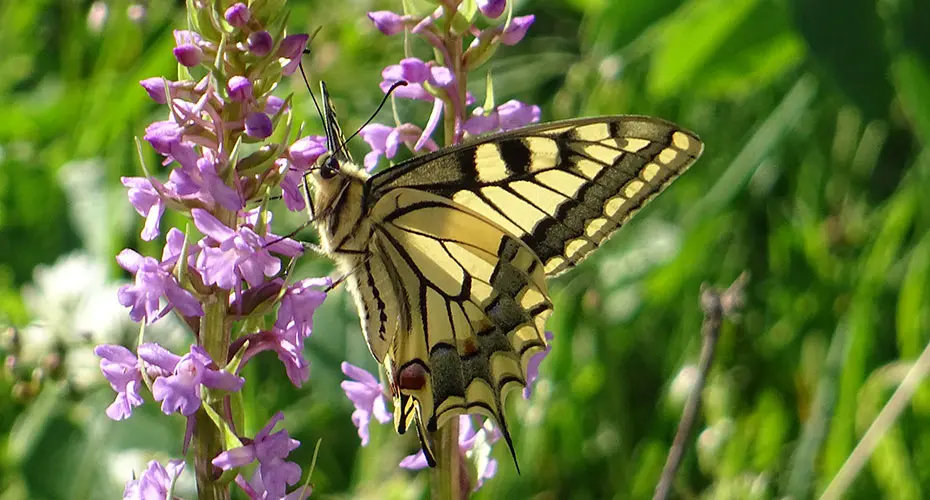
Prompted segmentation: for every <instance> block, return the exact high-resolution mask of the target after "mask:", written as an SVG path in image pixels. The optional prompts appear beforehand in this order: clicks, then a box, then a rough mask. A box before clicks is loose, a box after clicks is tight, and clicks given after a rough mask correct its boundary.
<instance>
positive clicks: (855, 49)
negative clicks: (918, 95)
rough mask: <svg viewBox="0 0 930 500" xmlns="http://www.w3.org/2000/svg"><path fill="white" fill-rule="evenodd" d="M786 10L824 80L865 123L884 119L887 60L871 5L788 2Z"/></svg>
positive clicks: (866, 0) (855, 0)
mask: <svg viewBox="0 0 930 500" xmlns="http://www.w3.org/2000/svg"><path fill="white" fill-rule="evenodd" d="M791 5H792V9H793V13H794V20H795V24H796V25H797V28H798V30H799V31H800V33H801V35H802V36H803V37H804V39H805V41H806V42H807V45H808V47H809V50H810V53H811V56H812V57H813V59H814V60H815V61H816V62H817V63H818V65H819V66H820V68H821V69H822V70H823V72H824V73H825V75H826V76H827V79H828V80H831V81H832V82H833V84H834V85H836V86H837V87H838V88H839V89H840V90H841V91H842V92H843V93H844V94H845V95H846V96H847V97H848V98H849V99H850V100H852V101H853V102H854V103H855V104H856V105H857V106H859V108H861V109H862V111H863V113H864V114H865V115H866V116H867V117H868V118H869V119H876V118H884V117H885V116H887V115H888V106H889V105H890V104H891V98H892V94H893V91H892V87H891V83H890V82H889V80H888V77H887V75H888V69H889V66H890V62H891V61H890V58H889V55H888V52H887V49H886V47H885V42H884V34H883V32H882V25H881V21H880V19H879V18H878V14H877V12H876V2H874V1H871V0H792V1H791Z"/></svg>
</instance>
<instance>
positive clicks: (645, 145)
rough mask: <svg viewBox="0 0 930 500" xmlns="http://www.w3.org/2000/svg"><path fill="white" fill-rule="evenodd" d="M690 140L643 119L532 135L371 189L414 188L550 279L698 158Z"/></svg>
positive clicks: (482, 142)
mask: <svg viewBox="0 0 930 500" xmlns="http://www.w3.org/2000/svg"><path fill="white" fill-rule="evenodd" d="M702 149H703V144H702V143H701V141H700V139H698V138H697V136H695V135H694V134H692V133H690V132H687V131H685V130H682V129H680V128H679V127H677V126H675V125H673V124H671V123H668V122H665V121H663V120H659V119H656V118H650V117H641V116H616V117H603V118H587V119H581V120H569V121H565V122H554V123H548V124H542V125H534V126H530V127H525V128H522V129H517V130H514V131H510V132H505V133H502V134H497V135H493V136H489V137H486V138H482V139H479V140H478V141H477V142H472V143H468V144H465V145H462V146H457V147H452V148H447V149H443V150H439V151H436V152H434V153H430V154H427V155H423V156H420V157H417V158H414V159H413V160H410V161H409V162H406V163H404V164H402V165H400V166H398V167H395V168H392V169H389V170H387V171H385V172H383V173H381V174H379V175H376V176H375V177H373V178H372V179H371V184H372V196H373V197H378V196H382V195H383V194H384V193H386V192H388V191H390V190H391V189H397V188H401V187H407V188H415V189H420V190H424V191H428V192H430V193H433V194H436V195H439V196H442V197H445V198H449V199H452V200H453V201H455V202H456V203H459V204H462V205H465V206H467V207H469V208H471V209H473V210H475V211H476V212H478V213H480V214H481V215H483V216H485V217H487V218H488V219H489V220H492V221H494V222H496V223H497V224H499V225H500V226H502V227H504V228H505V229H506V230H508V231H509V232H510V233H511V234H513V235H515V236H517V237H519V238H520V239H521V240H522V241H523V242H524V243H526V244H527V245H528V246H529V247H530V248H531V249H532V250H533V251H534V252H535V253H536V255H537V256H538V257H539V258H540V260H541V261H542V262H543V264H544V265H545V269H546V274H548V275H550V276H552V275H557V274H559V273H561V272H563V271H565V270H567V269H569V268H570V267H572V266H573V265H575V264H577V263H578V262H580V261H581V260H583V259H584V258H585V257H586V256H587V255H588V254H589V253H590V252H591V251H592V250H594V249H595V248H597V247H598V246H600V245H601V244H602V243H603V242H604V241H605V240H606V239H607V238H608V237H610V235H611V234H613V232H614V231H615V230H616V229H617V228H618V227H620V226H621V225H623V224H624V223H625V222H626V221H628V220H629V219H630V218H631V217H632V216H633V215H634V214H635V213H636V212H637V211H638V210H639V209H640V208H642V207H643V206H644V205H645V204H646V203H648V202H649V201H650V200H652V198H654V197H655V196H656V195H658V194H659V193H661V192H662V190H664V189H665V188H666V187H667V186H668V185H669V184H670V183H671V182H672V181H673V180H674V179H675V178H677V177H678V176H679V175H681V173H682V172H684V171H685V170H686V169H687V168H688V167H689V166H691V164H692V163H694V160H696V159H697V157H698V156H699V155H700V154H701V151H702Z"/></svg>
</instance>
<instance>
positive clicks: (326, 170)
mask: <svg viewBox="0 0 930 500" xmlns="http://www.w3.org/2000/svg"><path fill="white" fill-rule="evenodd" d="M320 177H322V178H324V179H332V178H333V177H336V169H334V168H333V167H330V166H329V165H323V166H322V167H320Z"/></svg>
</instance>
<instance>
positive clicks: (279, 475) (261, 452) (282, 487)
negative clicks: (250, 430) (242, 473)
mask: <svg viewBox="0 0 930 500" xmlns="http://www.w3.org/2000/svg"><path fill="white" fill-rule="evenodd" d="M283 419H284V414H283V413H281V412H278V413H276V414H275V416H274V417H272V418H271V420H269V421H268V424H267V425H265V427H264V428H262V430H260V431H259V432H258V434H256V435H255V439H254V440H252V441H251V442H249V443H248V444H246V445H244V446H240V447H238V448H233V449H230V450H227V451H224V452H222V453H220V454H219V455H217V457H216V458H214V459H213V465H214V466H216V467H219V468H220V469H223V470H229V469H232V468H235V467H242V466H244V465H247V464H250V463H252V462H255V461H258V474H259V475H260V480H261V484H262V485H263V486H264V489H265V491H266V492H267V493H268V496H269V497H270V498H283V497H285V494H286V491H287V486H293V485H294V484H296V483H297V481H299V480H300V466H299V465H297V464H296V463H294V462H288V461H286V460H285V458H287V455H288V454H289V453H290V452H291V451H293V450H294V449H295V448H297V447H298V446H300V441H297V440H296V439H292V438H291V437H290V436H289V435H288V433H287V431H286V430H281V431H278V432H275V433H273V434H272V433H271V430H272V429H273V428H274V426H275V425H276V424H277V423H278V422H280V421H281V420H283Z"/></svg>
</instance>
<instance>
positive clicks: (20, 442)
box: [0, 0, 930, 500]
mask: <svg viewBox="0 0 930 500" xmlns="http://www.w3.org/2000/svg"><path fill="white" fill-rule="evenodd" d="M399 5H400V4H399V2H387V1H383V0H377V1H366V0H361V1H354V2H329V1H317V2H312V1H298V0H293V1H291V2H290V8H291V9H292V13H291V18H290V23H289V24H290V26H291V31H292V32H308V31H312V30H313V29H315V28H316V27H318V26H323V30H322V31H321V32H320V34H319V35H318V37H317V38H316V39H315V40H314V42H313V46H312V50H313V54H312V55H311V56H309V57H308V58H307V59H306V60H305V63H306V67H307V68H308V70H309V72H310V73H311V75H312V78H313V79H318V78H323V79H325V80H326V81H327V83H328V84H329V88H330V91H331V93H332V94H333V95H334V98H335V100H336V104H337V108H338V110H339V111H340V114H341V116H342V121H343V129H345V130H347V131H349V130H355V129H356V128H357V127H358V126H360V125H361V124H362V123H363V122H364V120H365V119H366V118H367V117H368V116H369V115H370V114H371V113H372V112H373V111H374V109H375V107H376V106H377V103H378V101H379V100H380V98H381V96H382V94H381V92H380V91H379V90H378V88H377V83H378V82H379V81H380V71H381V69H382V68H383V67H384V66H386V65H388V64H392V63H395V62H397V61H398V60H399V59H400V58H402V57H403V40H402V37H392V38H387V37H385V36H384V35H382V34H381V33H379V32H377V31H376V30H374V29H373V27H372V26H371V24H370V22H369V21H368V19H367V18H366V17H365V12H367V11H371V10H380V9H393V10H395V11H399V10H400V6H399ZM515 9H516V11H515V12H516V13H517V14H519V15H524V14H530V13H532V14H535V15H536V22H535V24H534V25H533V26H532V28H531V29H530V31H529V34H528V36H527V38H526V39H525V40H524V41H523V42H522V43H520V44H519V45H517V46H514V47H505V48H503V49H502V50H501V51H499V52H498V54H497V56H496V57H495V58H494V59H493V60H492V63H491V65H490V66H489V67H490V69H491V71H492V75H493V77H494V82H495V93H496V96H497V101H498V102H504V101H506V100H508V99H510V98H516V99H520V100H522V101H524V102H530V103H536V104H539V105H540V107H541V108H542V110H543V119H544V120H553V119H562V118H570V117H579V116H591V115H598V114H614V113H641V114H650V115H655V116H661V117H663V118H666V119H669V120H673V121H675V122H677V123H679V124H681V125H683V126H685V127H687V128H690V129H692V130H694V131H696V132H697V133H698V134H699V135H701V137H702V138H703V139H704V140H705V142H706V150H705V154H704V157H703V158H702V159H701V160H700V161H699V162H698V163H697V164H696V165H695V166H694V167H693V168H692V169H691V170H690V171H689V172H688V173H687V174H686V175H685V176H684V177H682V178H681V179H680V180H678V181H677V182H676V183H675V185H674V186H673V187H672V188H671V189H670V190H669V191H668V192H667V193H666V194H664V195H663V196H662V197H660V198H659V199H658V200H657V201H656V202H655V203H653V204H652V205H650V207H649V208H648V209H647V210H645V211H644V212H643V213H642V214H641V215H640V216H639V217H637V219H636V220H635V221H634V222H633V223H631V224H630V225H629V226H628V227H626V228H624V229H623V230H622V231H621V232H620V233H619V234H618V235H617V236H615V237H614V238H613V239H612V240H611V241H610V243H609V244H608V245H606V246H605V248H604V249H602V250H601V251H599V252H598V253H597V254H596V256H595V257H593V258H592V259H591V260H589V261H588V262H586V263H585V264H584V265H582V266H580V268H579V269H577V270H575V271H573V272H571V273H569V274H568V275H567V276H564V277H561V278H559V279H557V280H555V281H554V283H553V284H552V289H553V295H554V299H555V302H556V312H555V314H554V316H553V317H552V319H551V321H550V328H551V329H552V330H553V331H554V332H555V340H554V342H553V345H554V347H553V351H552V354H551V355H550V356H549V358H548V359H547V360H546V361H545V363H544V364H543V380H542V382H541V384H540V386H539V387H538V389H537V391H536V394H535V396H534V398H533V399H532V400H531V401H528V402H526V401H523V400H522V399H520V398H516V397H515V398H513V401H512V403H511V406H510V413H509V415H510V418H509V420H510V423H511V425H512V427H513V431H514V437H515V440H516V443H517V451H518V454H519V456H520V459H521V463H520V466H521V469H522V474H521V475H518V474H517V473H516V472H515V470H514V467H513V465H512V463H511V461H510V458H509V454H508V453H507V450H506V448H505V447H504V446H503V445H499V446H497V447H496V448H497V449H496V450H495V454H496V457H497V458H498V459H499V462H500V464H499V472H498V474H497V477H495V478H494V479H493V480H491V481H490V482H488V483H487V484H486V485H485V486H484V488H483V489H482V490H481V491H480V492H479V493H478V494H477V495H476V498H538V499H555V498H577V499H588V498H592V499H593V498H648V497H650V496H651V494H652V491H653V489H654V487H655V484H656V482H657V479H658V477H659V474H660V471H661V468H662V464H663V462H664V460H665V456H666V453H667V451H668V448H669V445H670V443H671V441H672V437H673V435H674V432H675V428H676V425H677V423H678V418H679V414H680V411H681V405H682V402H683V400H684V395H685V394H686V393H687V390H688V388H689V387H690V382H691V380H693V373H694V366H695V364H696V361H697V356H698V352H699V349H700V344H701V338H700V326H701V320H702V313H701V311H700V308H699V305H698V296H699V287H700V284H701V283H702V282H708V283H711V284H717V285H727V284H729V283H730V282H732V281H733V280H734V279H735V278H736V277H737V276H738V275H739V273H740V272H742V271H744V270H746V271H749V272H750V273H751V276H752V279H751V282H750V285H749V288H748V290H747V303H746V307H745V309H744V313H743V315H742V317H741V320H740V321H739V322H738V323H736V324H730V323H728V324H726V325H725V326H724V328H723V331H722V337H721V341H720V345H719V350H718V356H717V359H716V361H715V364H714V368H713V371H712V372H711V376H710V379H709V383H708V386H707V388H706V390H705V392H704V395H705V403H706V404H705V407H704V409H703V411H702V414H701V416H700V418H699V421H698V423H697V429H696V435H695V441H696V442H695V443H694V444H693V446H691V447H690V449H689V451H688V453H687V454H686V456H685V460H684V463H683V465H682V468H681V470H680V473H679V476H678V480H677V482H676V484H675V490H674V496H675V497H677V498H734V499H736V498H760V499H761V498H775V497H779V498H782V497H784V496H786V495H790V496H792V497H793V498H797V499H801V498H811V497H816V496H817V495H818V494H819V493H820V492H821V491H822V490H823V489H824V488H825V487H826V485H827V484H828V483H829V481H830V480H831V478H832V477H833V476H834V475H835V473H836V472H837V470H838V469H839V467H840V465H841V464H842V463H843V461H844V460H845V459H846V457H847V456H848V455H849V454H850V452H851V451H852V449H853V447H854V446H855V444H856V442H857V441H858V439H859V438H860V437H861V435H862V433H863V432H864V431H865V429H866V428H867V426H868V424H869V423H870V422H871V421H872V420H873V419H874V417H875V416H876V415H877V413H878V411H879V410H880V409H881V408H882V406H883V405H884V404H885V402H886V401H887V399H888V397H889V395H890V394H891V391H892V390H893V389H894V388H895V387H896V386H897V385H898V384H899V383H900V381H901V379H902V378H903V375H904V373H906V371H907V369H908V368H909V367H910V366H911V364H912V363H913V361H914V360H915V359H916V357H917V356H918V354H919V353H920V352H921V351H922V349H923V348H924V346H925V344H926V343H927V340H928V322H930V300H928V299H930V288H928V286H930V233H928V229H930V203H928V202H927V199H924V198H921V196H927V195H928V192H930V157H928V151H927V150H926V149H925V144H927V143H928V140H930V30H927V23H928V21H930V3H928V2H925V1H923V0H877V1H869V0H842V1H841V0H690V1H680V0H655V1H652V2H640V1H634V0H546V1H535V2H534V1H523V2H518V3H517V4H516V7H515ZM0 26H3V29H2V30H0V46H2V47H4V49H3V55H2V56H0V102H2V103H3V106H2V109H3V114H2V119H0V324H5V325H9V326H11V327H15V331H14V330H6V329H5V332H4V334H3V337H4V338H3V341H2V344H0V355H2V357H3V359H4V360H5V361H4V364H3V366H2V368H0V369H2V373H0V436H2V438H0V499H2V500H8V499H19V498H47V499H57V498H113V497H115V496H117V495H119V494H120V493H121V492H122V488H123V484H124V482H125V481H126V480H128V479H130V478H131V477H132V471H133V470H135V471H137V472H138V471H141V470H142V469H143V467H144V464H145V462H146V461H147V460H149V459H152V458H156V459H159V460H161V461H162V462H164V461H165V460H167V459H169V458H174V457H178V455H179V454H180V444H181V435H182V433H183V421H182V419H181V418H180V417H178V416H177V415H174V416H171V417H166V416H164V415H162V414H161V413H160V412H159V411H158V405H156V404H152V403H151V401H150V400H149V402H148V404H146V405H144V406H143V407H142V408H139V409H137V410H136V412H135V413H134V415H133V417H132V418H130V419H129V420H126V421H123V422H112V421H110V420H108V419H107V418H106V417H105V416H104V414H103V410H104V408H105V407H106V405H108V404H109V403H110V401H111V400H112V398H113V395H114V393H113V392H112V390H111V389H110V388H109V386H108V385H107V384H106V383H105V382H104V380H103V379H102V377H101V376H100V374H99V370H98V369H97V359H96V358H95V357H94V356H93V354H92V352H91V349H92V346H93V345H94V344H95V343H100V342H111V343H112V342H122V343H125V344H127V345H133V344H134V343H135V338H136V336H137V335H138V326H137V325H134V324H132V323H131V322H130V321H129V320H128V318H127V311H126V309H124V308H122V307H120V306H119V305H118V303H117V301H116V289H117V288H118V287H119V285H120V284H122V283H124V282H125V280H126V279H127V276H126V275H125V273H123V272H122V271H121V270H120V269H119V267H118V266H117V265H116V263H115V261H114V255H115V254H116V253H117V252H118V251H119V250H120V249H122V248H124V247H127V246H128V247H133V248H137V249H140V251H141V252H143V253H146V254H148V255H157V254H159V253H160V246H159V245H160V244H159V243H158V242H153V243H142V242H140V241H139V240H138V233H139V230H140V228H141V219H140V218H139V217H137V216H136V214H135V212H134V211H133V209H132V208H131V206H130V205H129V203H128V201H127V200H126V190H125V189H124V188H123V187H122V186H121V185H120V184H119V177H120V176H122V175H141V170H140V167H139V165H138V158H137V153H136V146H135V143H134V141H133V138H134V137H136V136H141V135H142V133H143V131H144V128H145V126H146V124H147V123H149V122H151V121H153V120H159V119H163V117H164V116H165V110H164V108H163V107H158V106H156V105H155V104H154V103H153V102H151V101H150V99H149V98H148V97H147V96H146V94H145V92H143V91H142V89H141V87H139V85H138V81H139V80H141V79H143V78H146V77H149V76H156V75H163V76H166V77H169V78H172V77H173V76H174V75H176V66H175V65H176V62H175V60H174V59H173V57H172V55H171V48H172V47H173V45H174V42H173V38H172V35H171V30H172V29H175V28H183V27H185V26H186V21H185V17H184V12H183V2H160V1H153V2H151V3H150V4H148V5H147V6H142V5H138V4H133V3H130V2H128V1H118V0H114V1H111V2H90V1H85V0H74V1H61V0H58V1H47V0H46V1H42V0H34V1H31V2H13V1H6V2H2V3H0ZM414 47H415V49H414V53H415V54H419V55H421V56H427V57H428V55H429V54H428V52H427V51H426V50H425V48H424V47H423V46H422V45H417V44H414ZM479 73H480V74H475V75H473V76H474V81H473V82H472V83H473V84H472V85H471V89H472V91H474V92H475V93H476V94H478V95H479V102H481V96H482V94H483V89H484V84H483V82H484V78H485V73H484V72H479ZM290 92H293V93H294V94H295V98H294V102H295V106H296V107H297V109H298V115H299V116H300V117H301V119H303V120H305V121H306V122H307V127H308V130H310V131H318V130H319V124H318V119H317V118H316V115H314V114H313V112H312V111H311V109H312V108H311V104H310V100H309V96H308V94H307V91H306V89H305V88H304V86H303V83H302V82H301V81H300V80H299V78H297V77H294V78H291V79H289V80H288V81H286V82H285V84H284V85H283V86H282V87H281V88H280V89H279V92H278V95H280V96H286V95H287V94H288V93H290ZM411 109H414V108H411ZM417 116H418V118H417V119H418V122H419V123H424V122H425V119H426V115H425V113H421V114H420V115H417ZM389 119H390V115H389V114H384V115H383V120H382V121H388V120H389ZM353 148H356V156H357V157H358V156H360V155H361V154H364V152H365V145H364V143H363V142H362V141H360V140H356V141H355V143H354V144H353ZM142 149H143V151H144V153H143V156H144V157H145V159H146V161H147V162H149V163H150V164H154V163H155V162H156V161H157V159H156V158H155V156H154V155H153V154H152V152H151V151H150V149H149V148H148V146H147V145H146V146H144V147H143V148H142ZM285 219H286V220H282V221H276V224H278V228H281V227H290V228H295V227H297V226H298V225H299V224H300V217H299V216H294V217H291V218H285ZM184 222H185V221H183V220H181V219H178V218H174V219H172V218H169V219H168V220H166V221H165V222H164V223H163V226H162V227H163V228H165V227H167V226H168V224H177V225H181V227H183V224H184ZM279 222H280V224H279ZM163 233H164V231H163ZM329 269H330V267H329V265H328V264H326V263H324V262H322V261H311V260H309V259H308V260H306V261H304V262H303V264H302V269H301V270H300V272H301V273H302V274H304V275H321V273H325V272H328V271H329ZM147 335H148V338H149V339H156V338H157V339H159V340H161V341H162V342H163V343H166V344H168V345H172V346H184V345H185V344H186V343H189V338H188V337H186V336H185V334H184V333H183V331H182V330H181V329H180V328H179V327H178V326H177V325H176V324H173V323H171V321H170V320H168V319H166V320H165V321H164V322H162V323H161V324H159V325H158V328H155V329H152V330H149V331H148V332H147ZM308 353H309V356H310V359H311V363H312V365H311V379H310V381H309V383H308V384H306V385H305V386H304V388H302V389H295V388H294V387H292V386H291V385H290V384H289V383H288V381H287V379H286V378H285V376H284V372H283V369H282V367H281V365H280V363H279V362H278V361H277V359H275V357H274V356H273V355H271V354H266V355H263V356H262V357H260V358H258V362H256V363H252V364H251V365H250V367H249V369H248V372H247V377H248V380H249V383H248V384H246V386H245V389H244V395H245V403H246V416H247V419H248V421H249V426H250V429H249V430H250V431H251V432H254V431H255V430H257V429H258V428H260V427H261V426H262V425H264V423H265V421H266V419H267V418H268V417H270V416H271V415H272V414H273V413H274V412H275V411H276V410H278V409H282V410H284V412H285V414H286V416H287V419H286V421H285V425H286V427H287V429H288V430H289V431H290V432H291V433H292V435H293V436H294V437H296V438H297V439H299V440H300V441H301V442H302V443H303V445H302V446H301V447H300V448H299V449H298V450H297V451H295V452H294V453H292V454H291V457H292V458H293V459H294V460H296V461H297V462H298V463H300V464H301V465H302V466H303V467H304V469H305V470H306V466H307V465H308V464H309V463H310V460H311V456H312V452H313V447H314V445H315V443H316V441H317V440H319V439H322V443H321V447H320V454H319V460H318V462H317V466H316V470H315V471H314V472H313V476H312V481H313V483H314V484H315V486H316V492H315V494H314V496H315V497H324V498H397V499H401V498H426V497H427V496H428V489H427V486H428V482H427V479H428V475H427V474H420V473H411V472H407V471H404V470H401V469H399V468H398V467H397V466H396V464H397V462H398V461H399V459H400V458H401V457H402V456H404V455H405V454H407V453H409V452H412V450H414V449H415V446H416V444H415V439H414V438H413V437H412V436H409V435H408V436H405V437H403V438H400V437H397V436H395V435H394V433H393V431H392V430H391V428H390V427H389V426H376V427H373V428H372V432H373V437H372V443H371V444H370V445H369V446H368V447H367V448H360V447H359V440H358V437H357V435H356V430H355V428H354V427H353V425H352V423H351V421H350V419H349V415H350V413H351V410H352V408H351V405H350V404H349V402H348V401H347V400H346V399H345V397H344V396H343V393H342V391H341V390H340V388H339V382H340V381H341V380H342V379H343V376H342V374H341V372H340V371H339V364H340V362H342V361H343V360H346V359H348V360H350V361H351V362H353V363H354V364H358V365H362V366H365V367H367V368H369V369H373V368H374V362H373V360H372V359H371V358H370V355H369V354H368V352H367V348H366V347H365V345H364V343H363V341H362V339H361V336H360V334H359V328H358V325H357V318H356V315H355V312H354V310H353V309H352V306H351V305H350V303H349V301H348V300H347V296H346V294H345V293H344V291H341V290H340V291H337V292H334V293H333V294H331V296H330V297H329V298H328V299H327V301H326V304H325V305H324V307H323V308H322V309H321V310H320V311H319V313H318V315H317V319H316V322H315V332H314V336H313V338H312V341H311V342H310V344H309V347H308ZM518 399H519V400H518ZM928 418H930V386H927V384H923V385H922V386H921V387H920V388H919V390H918V391H917V394H916V396H915V397H914V398H913V399H912V400H911V401H910V402H909V403H908V405H907V408H906V410H905V411H904V414H903V416H902V417H901V418H900V419H899V420H898V421H897V422H896V424H895V426H894V427H893V428H892V430H891V432H889V434H888V435H886V436H885V438H884V440H883V441H881V443H880V444H879V446H878V447H877V449H876V451H875V454H874V456H873V457H872V458H871V460H870V461H868V462H867V465H866V467H865V468H864V469H863V470H862V471H861V473H860V474H859V475H858V477H857V479H856V481H855V483H854V484H853V487H852V489H851V491H849V492H848V493H847V498H879V497H881V498H900V499H915V498H920V497H921V496H922V494H923V492H924V491H930V426H928V425H927V422H928V421H930V420H928ZM191 477H192V474H191V468H190V466H189V467H188V469H187V472H185V475H184V478H185V481H186V482H183V483H182V491H187V494H186V496H187V497H192V494H190V491H189V490H183V488H190V481H191Z"/></svg>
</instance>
